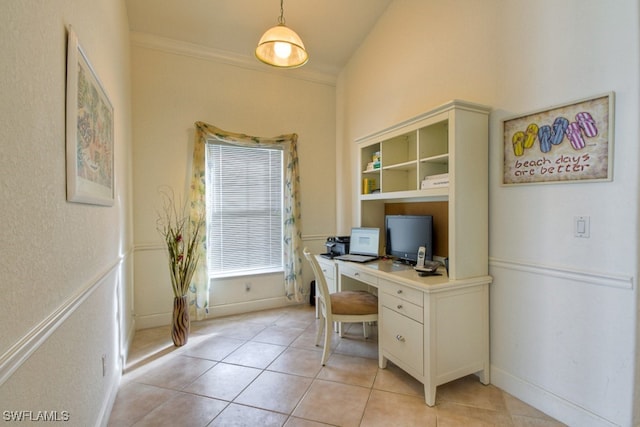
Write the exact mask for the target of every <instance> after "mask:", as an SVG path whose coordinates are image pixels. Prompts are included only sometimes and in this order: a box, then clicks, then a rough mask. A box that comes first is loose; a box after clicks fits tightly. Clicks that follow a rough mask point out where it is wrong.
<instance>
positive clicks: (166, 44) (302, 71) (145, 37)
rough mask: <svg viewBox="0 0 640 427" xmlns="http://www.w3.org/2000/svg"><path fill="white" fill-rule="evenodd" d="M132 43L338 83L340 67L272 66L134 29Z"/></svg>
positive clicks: (205, 58)
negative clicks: (333, 68)
mask: <svg viewBox="0 0 640 427" xmlns="http://www.w3.org/2000/svg"><path fill="white" fill-rule="evenodd" d="M131 44H132V45H134V46H139V47H143V48H147V49H154V50H159V51H161V52H166V53H172V54H176V55H183V56H188V57H192V58H198V59H204V60H207V61H212V62H218V63H223V64H227V65H233V66H236V67H240V68H246V69H249V70H253V71H261V72H264V73H270V74H277V75H280V76H285V77H288V78H292V79H299V80H306V81H309V82H313V83H321V84H325V85H328V86H336V82H337V76H338V73H339V72H340V70H318V69H313V68H310V67H309V66H308V65H307V66H306V67H304V68H297V69H292V70H287V69H280V68H274V67H269V66H268V65H265V64H263V63H261V62H259V61H258V60H257V59H256V58H254V57H250V56H247V55H241V54H238V53H235V52H229V51H225V50H221V49H214V48H211V47H206V46H202V45H197V44H193V43H187V42H183V41H179V40H174V39H169V38H165V37H160V36H155V35H153V34H148V33H139V32H135V31H132V32H131Z"/></svg>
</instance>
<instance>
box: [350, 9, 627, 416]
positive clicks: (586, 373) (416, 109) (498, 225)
mask: <svg viewBox="0 0 640 427" xmlns="http://www.w3.org/2000/svg"><path fill="white" fill-rule="evenodd" d="M638 29H639V27H638V2H637V1H636V0H624V1H619V2H616V4H615V7H613V6H612V5H611V4H605V3H604V2H601V1H597V0H587V1H578V0H571V1H564V2H560V3H558V2H556V1H553V0H543V1H537V2H531V1H525V0H516V1H514V0H510V1H505V0H491V1H483V2H477V1H473V0H456V1H449V2H436V1H429V2H425V1H420V0H399V1H396V2H393V3H392V4H391V5H390V6H389V8H388V10H387V12H386V13H385V15H384V16H383V17H382V18H381V19H380V20H379V22H378V23H377V25H376V27H375V28H374V29H373V31H372V32H371V33H370V35H369V36H368V37H367V39H366V40H365V42H364V43H363V44H362V46H361V47H360V49H359V51H358V52H357V53H356V55H354V56H353V57H352V58H351V60H350V62H349V64H348V66H347V67H346V68H345V70H343V72H342V73H341V75H340V78H339V80H338V87H337V93H338V99H337V105H338V106H339V109H343V110H344V114H343V122H339V124H340V126H339V127H338V144H339V147H338V152H339V153H340V154H341V155H342V157H343V158H344V159H348V160H347V161H345V162H344V165H345V166H350V165H352V164H353V163H354V162H353V161H352V160H351V159H355V158H356V157H355V152H356V151H355V144H353V140H354V139H355V138H357V137H360V136H363V135H366V134H368V133H371V132H374V131H376V130H379V129H382V128H385V127H387V126H389V125H392V124H394V123H396V122H398V121H401V120H403V119H407V118H410V117H412V116H414V115H417V114H419V113H421V112H423V111H427V110H429V109H431V108H433V107H436V106H438V105H440V104H442V103H444V102H446V101H448V100H450V99H465V100H469V101H474V102H478V103H482V104H486V105H490V106H492V107H493V112H492V114H491V117H490V141H489V142H490V150H489V151H490V152H489V156H490V164H489V167H490V176H489V182H490V188H489V191H490V200H489V202H490V224H489V236H490V260H491V262H490V271H491V274H492V276H493V277H494V283H493V285H492V288H491V361H492V381H493V383H494V384H496V385H498V386H499V387H501V388H503V389H504V390H506V391H507V392H509V393H512V394H514V395H516V396H517V397H519V398H521V399H523V400H525V401H527V402H529V403H531V404H533V405H535V406H537V407H538V408H540V409H541V410H543V411H545V412H547V413H549V414H550V415H552V416H554V417H556V418H558V419H560V420H561V421H564V422H566V423H568V424H570V425H631V424H632V412H633V399H632V397H633V378H634V363H635V358H634V352H635V325H636V300H637V290H636V287H635V281H636V278H637V265H636V264H637V259H638V243H637V242H638V238H637V237H638V236H637V235H638V209H637V205H638V173H637V171H636V169H637V164H638V157H639V150H638V144H637V141H638V136H639V132H638V125H637V117H638V113H639V111H640V109H639V99H638V75H639V65H638V51H639V49H638V47H639V46H638V35H639V34H638ZM607 91H615V92H616V111H615V159H614V166H613V168H614V180H613V181H612V182H607V183H588V184H557V185H533V186H517V187H502V186H501V185H500V183H501V169H502V125H501V120H502V119H503V118H505V117H508V116H513V115H516V114H520V113H527V112H529V111H532V110H537V109H542V108H545V107H550V106H554V105H557V104H561V103H565V102H569V101H572V100H576V99H581V98H584V97H588V96H591V95H596V94H600V93H603V92H607ZM345 176H346V177H348V178H349V179H350V180H351V184H352V185H351V188H357V171H355V170H353V168H351V170H350V174H345ZM338 198H339V202H338V203H339V210H340V211H341V212H343V213H344V214H345V215H344V216H340V217H339V218H338V221H339V223H338V229H339V230H340V229H342V230H346V229H348V228H349V227H350V226H351V224H352V223H357V218H355V215H356V212H357V210H356V205H355V194H354V193H353V192H352V191H351V190H350V189H344V188H339V189H338ZM576 215H589V216H590V217H591V237H590V238H589V239H577V238H574V237H573V217H574V216H576Z"/></svg>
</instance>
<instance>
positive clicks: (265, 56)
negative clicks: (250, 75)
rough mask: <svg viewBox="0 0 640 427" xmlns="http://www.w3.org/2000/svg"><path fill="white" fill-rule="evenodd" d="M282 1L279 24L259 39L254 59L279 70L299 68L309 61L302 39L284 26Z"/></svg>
mask: <svg viewBox="0 0 640 427" xmlns="http://www.w3.org/2000/svg"><path fill="white" fill-rule="evenodd" d="M282 2H283V0H280V18H278V22H279V24H278V25H276V26H275V27H271V28H269V29H268V30H267V31H266V32H265V33H264V34H263V35H262V37H261V38H260V41H259V42H258V47H257V48H256V57H257V58H258V59H259V60H260V61H262V62H264V63H265V64H268V65H272V66H274V67H280V68H295V67H300V66H302V65H304V64H306V62H307V61H308V60H309V54H308V53H307V51H306V50H305V48H304V43H302V39H301V38H300V36H298V34H296V32H295V31H293V30H292V29H291V28H289V27H287V26H286V25H284V9H283V6H282Z"/></svg>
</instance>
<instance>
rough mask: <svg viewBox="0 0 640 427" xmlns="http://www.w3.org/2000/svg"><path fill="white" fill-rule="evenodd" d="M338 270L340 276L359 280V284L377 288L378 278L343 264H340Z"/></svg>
mask: <svg viewBox="0 0 640 427" xmlns="http://www.w3.org/2000/svg"><path fill="white" fill-rule="evenodd" d="M338 268H339V269H340V274H342V275H345V276H347V277H351V278H352V279H356V280H359V281H360V282H364V283H368V284H370V285H373V286H378V278H377V277H376V276H374V275H373V274H370V273H367V272H364V271H362V270H360V269H357V268H354V267H352V266H350V265H349V264H344V263H343V264H340V266H339V267H338Z"/></svg>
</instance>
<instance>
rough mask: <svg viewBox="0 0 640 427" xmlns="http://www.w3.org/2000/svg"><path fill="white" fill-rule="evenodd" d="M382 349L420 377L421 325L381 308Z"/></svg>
mask: <svg viewBox="0 0 640 427" xmlns="http://www.w3.org/2000/svg"><path fill="white" fill-rule="evenodd" d="M382 319H383V320H382V325H381V330H382V348H383V350H384V351H385V352H387V353H388V354H390V355H392V356H393V358H391V360H392V361H393V359H394V358H395V359H396V360H397V361H401V362H403V363H405V364H407V365H408V366H409V367H411V368H412V369H413V370H415V371H416V372H417V373H419V374H420V375H423V374H424V369H423V368H424V357H423V354H424V353H423V352H424V346H423V343H424V341H423V340H424V334H423V328H422V324H420V323H418V322H415V321H413V320H411V319H409V318H408V317H406V316H403V315H401V314H398V313H396V312H395V311H393V310H390V309H389V308H387V307H382Z"/></svg>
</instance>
